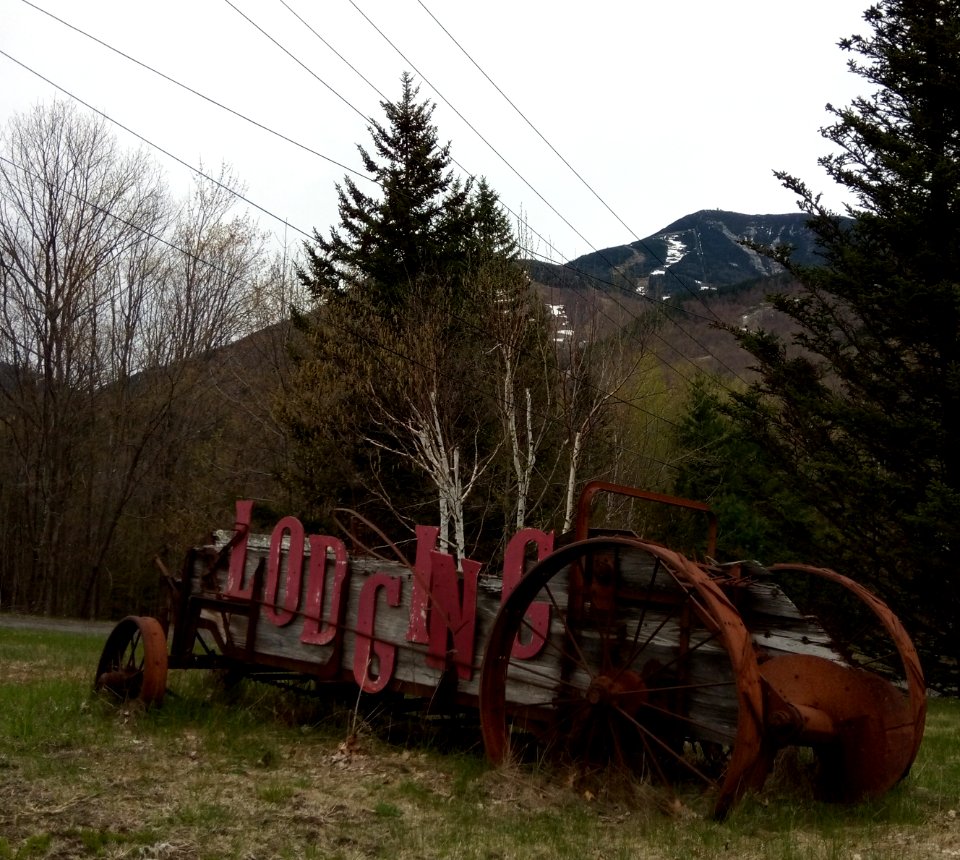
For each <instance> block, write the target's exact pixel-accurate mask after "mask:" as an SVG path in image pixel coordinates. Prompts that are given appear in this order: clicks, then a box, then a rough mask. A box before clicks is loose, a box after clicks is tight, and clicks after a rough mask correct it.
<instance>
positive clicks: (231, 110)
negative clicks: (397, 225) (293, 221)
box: [21, 0, 370, 181]
mask: <svg viewBox="0 0 960 860" xmlns="http://www.w3.org/2000/svg"><path fill="white" fill-rule="evenodd" d="M21 2H22V3H26V4H27V5H28V6H30V7H31V8H33V9H36V10H37V11H38V12H42V13H43V14H44V15H46V16H48V17H49V18H52V19H53V20H54V21H57V22H58V23H60V24H63V26H64V27H68V28H69V29H71V30H73V31H74V32H76V33H79V34H80V35H81V36H85V37H86V38H87V39H90V40H91V41H93V42H96V43H97V44H98V45H102V46H103V47H104V48H106V49H107V50H108V51H112V52H113V53H115V54H118V55H119V56H121V57H123V58H124V59H125V60H129V61H130V62H131V63H134V64H135V65H137V66H140V68H142V69H146V70H147V71H148V72H151V73H153V74H155V75H159V76H160V77H161V78H163V79H164V80H166V81H168V82H169V83H171V84H173V85H174V86H177V87H179V88H180V89H182V90H186V92H188V93H190V94H192V95H195V96H196V97H197V98H200V99H203V100H204V101H205V102H209V103H210V104H212V105H214V106H215V107H218V108H220V110H224V111H226V112H227V113H229V114H232V115H233V116H235V117H237V118H238V119H242V120H244V121H245V122H248V123H250V124H251V125H254V126H256V127H257V128H259V129H261V130H262V131H265V132H267V133H268V134H272V135H274V136H275V137H278V138H280V139H281V140H285V141H286V142H287V143H290V144H292V145H293V146H296V147H297V148H299V149H302V150H304V151H305V152H308V153H310V154H311V155H315V156H316V157H317V158H322V159H323V160H324V161H328V162H330V164H334V165H336V166H337V167H339V168H341V169H342V170H345V171H347V173H352V174H353V175H354V176H359V177H360V178H361V179H366V180H367V181H370V177H369V176H367V175H366V174H365V173H361V172H360V171H359V170H354V169H353V168H352V167H347V166H346V165H345V164H341V163H340V162H339V161H337V160H336V159H333V158H330V156H328V155H324V154H323V153H322V152H317V150H315V149H311V148H310V147H309V146H307V145H306V144H303V143H300V142H298V141H296V140H294V139H293V138H292V137H288V136H287V135H285V134H283V133H281V132H279V131H276V130H275V129H272V128H270V127H269V126H267V125H264V124H263V123H261V122H258V121H257V120H255V119H252V118H251V117H249V116H247V115H246V114H244V113H241V112H240V111H238V110H235V109H234V108H231V107H228V106H227V105H225V104H223V103H221V102H218V101H217V100H216V99H213V98H211V97H210V96H207V95H204V94H203V93H201V92H199V91H198V90H195V89H193V87H190V86H188V85H187V84H184V83H182V82H181V81H178V80H177V79H176V78H173V77H171V76H170V75H168V74H166V73H164V72H161V71H159V70H158V69H155V68H154V67H153V66H150V65H148V64H147V63H144V62H143V61H141V60H138V59H137V58H136V57H131V56H130V55H129V54H126V53H124V52H123V51H121V50H119V49H118V48H115V47H113V45H110V44H108V43H107V42H104V41H103V40H102V39H98V38H97V37H96V36H93V35H91V34H90V33H87V32H86V31H85V30H81V29H80V28H79V27H76V26H74V25H73V24H71V23H70V22H69V21H64V20H63V18H58V17H57V16H56V15H54V14H53V13H52V12H48V11H47V10H46V9H42V8H41V7H39V6H37V5H36V4H35V3H31V2H30V0H21ZM351 107H352V106H351ZM354 110H356V108H354ZM361 116H362V114H361Z"/></svg>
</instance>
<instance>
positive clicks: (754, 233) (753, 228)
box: [526, 209, 820, 300]
mask: <svg viewBox="0 0 960 860" xmlns="http://www.w3.org/2000/svg"><path fill="white" fill-rule="evenodd" d="M808 217H809V216H807V215H806V214H805V213H803V212H796V213H792V214H789V215H742V214H740V213H738V212H724V211H722V210H720V209H704V210H701V211H700V212H695V213H694V214H692V215H687V216H685V217H684V218H681V219H680V220H679V221H674V222H673V223H672V224H670V225H669V226H667V227H665V228H664V229H663V230H660V231H659V232H657V233H655V234H654V235H652V236H648V237H647V238H646V239H641V240H640V241H638V242H633V243H632V244H630V245H617V246H616V247H613V248H605V249H604V250H602V251H596V252H594V253H592V254H587V255H585V256H583V257H578V258H577V259H576V260H573V261H571V262H570V263H569V264H567V265H557V264H553V263H541V262H535V261H528V262H527V263H526V266H527V269H528V271H529V273H530V276H531V278H532V279H533V280H534V281H535V282H536V283H538V284H540V285H542V286H544V287H548V288H555V289H577V290H582V289H585V288H593V289H600V290H614V289H615V290H617V291H630V292H639V293H640V294H642V295H644V296H647V297H649V298H657V299H668V298H676V299H680V300H682V299H684V298H689V297H690V296H691V295H692V294H695V293H696V292H697V291H702V290H709V291H721V290H726V289H730V288H736V287H738V286H740V285H746V284H748V283H751V282H754V281H756V280H758V279H760V278H767V277H771V276H773V275H777V274H779V273H781V272H782V271H783V267H782V266H780V265H779V264H778V263H775V262H774V261H773V260H771V259H769V258H767V257H763V256H761V255H760V254H758V253H757V252H756V251H753V250H752V249H750V248H747V247H745V246H744V245H742V244H741V242H742V240H744V239H747V240H749V241H751V242H756V243H758V244H760V245H790V246H792V247H793V248H794V249H795V250H794V254H793V259H794V260H796V262H798V263H800V264H803V265H817V264H818V262H819V261H820V258H819V256H818V255H817V252H816V248H815V242H814V237H813V234H812V233H811V232H810V230H808V229H807V226H806V223H807V220H808Z"/></svg>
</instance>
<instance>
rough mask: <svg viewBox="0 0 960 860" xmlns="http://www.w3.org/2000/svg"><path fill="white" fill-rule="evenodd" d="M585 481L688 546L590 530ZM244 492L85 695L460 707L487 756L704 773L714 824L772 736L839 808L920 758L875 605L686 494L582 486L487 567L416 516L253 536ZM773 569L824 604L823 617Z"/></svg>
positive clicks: (890, 639) (919, 703) (697, 778)
mask: <svg viewBox="0 0 960 860" xmlns="http://www.w3.org/2000/svg"><path fill="white" fill-rule="evenodd" d="M600 494H608V495H615V496H624V497H628V498H630V499H636V500H640V501H641V502H643V503H655V504H657V505H666V506H668V507H670V508H671V509H677V510H685V511H687V512H692V513H693V514H695V515H697V516H702V517H703V518H704V519H705V522H706V539H705V547H706V553H705V560H700V561H694V560H693V559H691V558H689V557H687V556H685V555H682V554H681V553H679V552H677V551H675V550H672V549H669V548H667V547H666V546H663V545H662V544H659V543H656V542H654V541H652V540H649V539H647V538H645V537H642V536H638V535H637V534H634V533H627V532H623V531H615V530H604V529H602V528H597V527H596V526H593V525H591V522H590V518H591V510H592V508H593V505H594V500H595V499H596V498H597V496H598V495H600ZM252 507H253V503H252V502H249V501H241V502H238V503H237V514H236V523H235V526H234V528H233V529H232V530H229V531H221V532H217V533H216V535H215V537H214V540H213V542H212V543H211V544H210V545H207V546H203V547H199V548H196V549H193V550H191V551H190V552H189V553H188V556H187V560H186V563H185V564H184V567H183V570H182V573H181V575H180V577H179V578H174V577H169V580H170V582H169V584H170V590H171V595H172V601H171V607H170V612H169V614H167V615H165V616H164V617H161V618H150V617H141V616H129V617H127V618H125V619H123V620H122V621H121V622H120V623H119V624H118V625H117V626H116V628H115V629H114V630H113V632H112V633H111V634H110V636H109V638H108V640H107V642H106V645H105V647H104V650H103V654H102V657H101V660H100V663H99V666H98V667H97V673H96V680H95V686H96V688H97V689H98V690H101V691H103V692H104V693H105V694H107V695H115V696H117V697H120V698H122V699H130V698H136V699H140V700H141V701H143V702H144V703H146V704H151V703H159V702H160V701H162V699H163V696H164V692H165V690H166V683H167V671H168V669H169V668H172V669H192V668H209V669H213V668H221V669H228V670H231V671H233V672H235V673H242V674H246V675H250V676H252V677H259V678H262V679H266V680H274V681H277V680H279V681H287V680H289V681H293V680H300V679H309V680H310V682H311V683H314V684H317V683H329V684H344V683H346V684H351V685H354V688H359V690H360V691H362V692H363V693H365V694H369V695H371V696H375V695H378V694H383V695H386V694H387V691H392V692H393V693H398V692H399V693H401V694H403V696H404V697H408V698H416V697H421V698H422V699H423V700H425V701H429V702H430V703H431V704H432V705H434V706H436V705H437V703H438V702H443V703H446V704H447V706H448V707H460V708H471V709H476V710H477V711H478V712H479V717H480V725H481V730H482V737H483V743H484V745H485V748H486V752H487V755H488V756H489V757H490V759H491V760H493V761H494V762H503V761H505V760H508V759H522V758H524V757H525V756H527V755H531V754H533V755H537V756H543V755H547V754H549V755H553V756H556V757H558V758H560V759H563V760H567V761H569V762H575V763H577V764H578V765H579V766H580V767H581V768H584V769H597V770H599V769H608V770H609V769H611V768H626V769H629V770H630V771H632V772H633V773H634V774H636V775H637V776H639V777H640V778H642V779H649V780H650V781H654V782H657V783H661V784H663V785H666V786H667V787H668V788H673V789H679V788H680V787H683V788H684V790H687V789H688V788H689V787H690V786H693V787H694V788H702V789H703V790H704V791H705V792H707V793H709V796H710V803H711V804H712V809H713V812H714V814H715V815H717V816H718V817H722V816H723V815H725V814H726V812H727V811H728V810H729V809H730V808H731V806H732V804H734V803H735V802H736V800H737V799H738V798H739V797H740V796H741V794H742V793H743V792H744V791H745V790H747V789H748V788H758V787H760V786H762V784H763V782H764V780H765V778H766V776H767V774H768V773H769V771H770V769H771V766H772V763H773V758H774V755H775V754H776V753H777V751H778V750H780V749H781V748H783V747H785V746H788V745H799V746H805V747H810V748H812V749H813V750H814V752H815V754H816V759H817V760H818V762H819V766H820V769H819V774H820V775H819V786H820V790H821V792H822V794H823V795H824V796H826V797H830V798H835V799H839V800H850V801H852V800H858V799H860V798H862V797H866V796H872V795H877V794H880V793H882V792H885V791H887V790H888V789H889V788H890V787H892V786H893V785H894V784H895V783H897V782H898V781H899V780H900V779H902V778H903V777H904V776H905V775H906V774H907V772H908V771H909V769H910V766H911V764H912V762H913V760H914V758H915V756H916V754H917V750H918V748H919V745H920V740H921V737H922V734H923V725H924V716H925V710H926V705H925V689H924V681H923V675H922V672H921V669H920V664H919V661H918V659H917V655H916V652H915V650H914V648H913V646H912V644H911V642H910V639H909V637H908V636H907V634H906V633H905V631H904V630H903V628H902V626H901V625H900V623H899V621H898V620H897V619H896V617H895V616H894V614H893V613H892V612H891V611H890V610H889V609H888V608H887V606H886V605H885V604H884V603H882V602H881V601H880V600H879V599H878V598H877V597H875V596H874V595H872V594H871V593H869V592H868V591H867V590H866V589H864V588H863V587H861V586H860V585H858V584H856V583H855V582H852V581H851V580H849V579H847V578H846V577H843V576H841V575H840V574H838V573H835V572H834V571H832V570H827V569H823V568H815V567H810V566H805V565H774V566H772V567H766V568H765V567H761V566H760V565H759V564H757V563H755V562H736V563H731V564H717V563H716V562H714V561H712V559H713V558H714V557H715V556H716V551H715V543H716V521H715V518H714V517H713V515H712V513H711V512H710V510H709V508H708V507H707V506H706V505H704V504H701V503H699V502H695V501H690V500H686V499H679V498H674V497H669V496H662V495H658V494H655V493H650V492H646V491H642V490H637V489H633V488H629V487H620V486H615V485H611V484H606V483H599V482H596V483H592V484H590V485H588V486H587V487H586V489H585V490H584V492H583V494H582V496H581V499H580V503H579V508H578V517H577V525H576V531H575V533H574V534H572V535H570V536H567V538H566V539H564V540H562V541H557V543H558V544H560V545H558V546H554V543H555V542H554V538H553V535H552V534H548V533H545V532H542V531H539V530H536V529H525V530H523V531H521V532H519V533H518V534H517V535H515V536H514V537H513V539H512V540H511V541H510V543H509V544H508V546H507V548H506V552H505V555H504V560H503V566H502V568H501V569H500V570H496V571H484V570H483V569H482V566H481V565H480V564H479V563H477V562H474V561H471V560H469V559H464V560H462V562H461V563H460V564H459V565H458V564H457V563H456V561H455V560H454V558H453V557H452V556H450V555H448V554H446V553H444V552H442V551H440V550H439V549H438V548H437V539H438V533H439V530H438V529H437V528H433V527H420V528H418V529H417V533H416V536H417V545H416V552H415V555H414V557H413V559H411V560H407V559H405V558H403V557H402V556H401V555H400V553H399V552H395V557H378V556H373V555H363V554H360V553H356V552H354V553H349V552H348V548H347V545H346V543H345V541H344V539H342V538H339V537H334V536H330V535H307V534H305V531H304V528H303V526H302V524H301V523H300V522H299V521H298V520H297V519H296V518H295V517H284V518H283V519H281V520H280V521H279V522H278V523H277V524H276V527H275V528H274V529H273V532H272V534H270V535H258V534H253V533H251V530H250V522H251V513H252ZM788 584H789V585H790V587H791V588H792V589H793V590H794V592H793V593H799V594H806V595H808V596H812V597H813V598H814V599H815V600H816V599H819V600H820V601H821V602H823V601H824V600H825V599H828V600H829V601H830V610H831V611H830V612H829V613H828V615H829V617H830V619H831V620H832V625H833V626H832V627H831V624H830V623H826V622H825V621H824V620H822V619H821V618H818V617H816V616H814V615H811V614H809V612H808V611H806V610H805V608H803V607H802V606H801V605H800V603H799V602H798V601H797V600H796V599H791V598H792V597H793V594H791V596H788V593H787V591H788V589H787V587H786V586H787V585H788ZM831 589H832V596H829V597H828V592H830V591H831ZM854 620H855V621H856V628H854V626H853V622H854ZM838 621H839V624H838V623H837V622H838ZM864 621H866V622H867V623H866V624H863V622H864ZM171 628H172V634H171Z"/></svg>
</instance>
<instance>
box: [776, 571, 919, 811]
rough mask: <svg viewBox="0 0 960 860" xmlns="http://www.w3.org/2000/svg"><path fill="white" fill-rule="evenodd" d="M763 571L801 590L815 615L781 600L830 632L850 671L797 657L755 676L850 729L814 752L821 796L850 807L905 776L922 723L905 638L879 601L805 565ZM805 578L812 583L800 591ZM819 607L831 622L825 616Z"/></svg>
mask: <svg viewBox="0 0 960 860" xmlns="http://www.w3.org/2000/svg"><path fill="white" fill-rule="evenodd" d="M769 570H770V572H771V573H772V574H774V575H775V577H776V582H777V583H778V585H781V586H782V587H783V586H788V585H789V583H787V582H785V581H784V580H785V579H786V578H787V577H790V576H791V575H796V576H798V577H799V582H800V584H806V585H807V589H806V590H807V592H808V593H810V594H812V595H814V596H816V598H817V599H818V601H819V604H820V606H819V607H817V606H814V605H810V606H808V605H806V604H805V601H804V600H803V599H802V596H801V595H799V594H796V593H790V591H789V590H788V591H787V593H788V596H789V597H791V599H793V600H794V602H796V603H797V605H798V606H799V608H800V609H801V610H803V611H812V612H814V614H816V615H817V616H818V618H819V620H820V621H821V622H822V623H823V624H824V627H825V628H826V629H827V632H828V633H830V631H831V627H833V628H836V629H835V633H836V635H835V636H834V637H833V640H834V643H835V645H836V646H838V647H840V648H841V650H842V653H843V658H844V663H846V664H847V666H849V667H850V668H849V669H845V670H844V671H842V672H841V671H838V670H837V668H836V666H837V664H835V663H830V662H828V661H826V660H824V659H823V658H818V657H815V656H807V655H801V654H797V655H793V656H791V657H787V658H783V657H780V658H775V659H773V660H771V661H770V662H769V663H765V664H763V666H762V667H761V673H762V674H763V676H764V678H765V679H766V680H767V681H768V682H770V683H772V684H774V686H776V687H777V689H778V690H779V691H780V692H782V693H783V692H785V693H786V694H787V695H788V696H789V697H790V698H791V699H792V700H793V701H795V702H797V703H798V704H815V705H817V706H819V707H822V708H825V709H827V710H831V711H833V712H834V716H835V719H836V720H837V721H838V723H839V724H840V725H842V726H848V727H849V730H848V731H841V732H840V735H841V738H840V742H839V744H833V745H827V746H826V747H824V748H823V749H822V750H820V751H819V752H818V755H819V756H820V758H821V767H825V771H826V772H825V774H824V790H825V794H826V795H827V796H829V797H831V798H833V797H835V798H836V799H841V800H851V801H856V800H859V799H861V798H863V797H868V796H877V795H880V794H882V793H884V792H886V791H887V790H889V789H890V788H892V787H893V786H894V785H896V783H898V782H899V781H900V780H902V779H903V778H904V777H905V776H906V775H907V774H908V773H909V772H910V767H911V766H912V764H913V761H914V759H915V758H916V755H917V752H918V750H919V749H920V742H921V740H922V739H923V729H924V724H925V722H926V711H927V703H926V685H925V682H924V678H923V670H922V668H921V666H920V659H919V657H918V656H917V652H916V649H915V648H914V646H913V643H912V642H911V640H910V637H909V635H908V634H907V632H906V630H905V629H904V628H903V625H902V624H901V623H900V621H899V619H898V618H897V617H896V615H894V613H893V612H892V611H891V610H890V608H889V607H888V606H887V605H886V604H885V603H884V602H883V601H882V600H880V599H879V598H878V597H877V596H876V595H875V594H873V593H872V592H871V591H870V590H869V589H867V588H865V587H864V586H862V585H860V584H859V583H857V582H854V581H853V580H852V579H849V578H848V577H846V576H843V575H842V574H839V573H837V572H836V571H833V570H830V569H829V568H823V567H814V566H812V565H805V564H776V565H773V566H771V567H770V568H769ZM810 578H813V579H815V580H818V581H817V582H806V583H805V580H809V579H810ZM827 583H831V584H832V586H831V585H828V584H827ZM825 601H830V605H829V607H828V609H829V612H830V613H832V615H833V616H834V617H833V618H829V617H827V614H828V613H827V612H826V611H824V608H823V607H824V602H825ZM844 602H845V603H844ZM863 609H866V610H867V611H866V612H864V611H863ZM831 621H833V623H832V624H831ZM850 669H852V670H853V671H852V672H851V671H850ZM811 678H815V679H816V683H815V684H814V683H811V681H810V679H811ZM807 700H809V701H807ZM814 700H816V701H814Z"/></svg>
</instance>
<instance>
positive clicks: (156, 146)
mask: <svg viewBox="0 0 960 860" xmlns="http://www.w3.org/2000/svg"><path fill="white" fill-rule="evenodd" d="M0 55H2V56H4V57H6V58H7V59H8V60H11V61H12V62H14V63H16V64H17V65H18V66H20V68H22V69H24V70H25V71H28V72H30V74H32V75H36V76H37V77H38V78H40V80H41V81H43V82H44V83H47V84H49V85H50V86H51V87H53V88H54V89H57V90H59V91H60V92H61V93H63V94H64V95H66V96H69V97H70V98H71V99H73V100H74V101H75V102H77V103H78V104H81V105H83V106H84V107H85V108H87V110H90V111H92V112H93V113H95V114H97V115H98V116H101V117H103V118H104V119H105V120H107V122H110V123H112V124H113V125H115V126H117V128H122V129H123V130H124V131H125V132H126V133H127V134H131V135H133V136H134V137H135V138H137V140H139V141H142V142H143V143H145V144H146V145H147V146H149V147H151V148H153V149H155V150H157V152H162V153H163V154H164V155H165V156H167V158H170V159H172V160H173V161H175V162H177V164H180V165H182V166H183V167H186V168H187V170H191V171H193V172H194V173H196V174H197V175H198V176H201V177H203V178H204V179H206V180H207V181H208V182H212V183H213V184H214V185H216V186H217V187H219V188H221V189H223V190H224V191H226V192H228V193H229V194H232V195H233V196H234V197H237V198H238V199H240V200H242V201H243V202H244V203H246V204H247V205H248V206H252V207H253V208H254V209H257V210H258V211H260V212H262V213H263V214H264V215H268V216H269V217H271V218H275V219H276V220H277V221H279V222H281V223H282V224H284V225H286V226H288V227H292V228H293V229H294V230H296V231H297V232H298V233H300V234H302V235H303V236H305V237H306V238H307V239H312V238H313V234H312V233H307V232H306V231H305V230H301V229H300V228H299V227H297V225H296V224H290V222H289V221H287V219H286V218H282V217H280V216H279V215H277V214H276V213H274V212H271V211H270V210H269V209H267V208H265V207H263V206H261V205H260V204H259V203H256V202H255V201H253V200H251V199H250V198H249V197H246V196H245V195H243V194H241V193H240V192H239V191H237V190H236V189H235V188H232V187H231V186H229V185H225V184H224V183H222V182H220V180H218V179H216V178H215V177H213V176H210V175H209V174H207V173H204V172H203V171H202V170H200V169H199V168H197V167H194V166H193V165H192V164H190V163H189V162H186V161H184V160H183V159H182V158H180V157H179V156H177V155H174V154H173V153H172V152H170V151H169V150H167V149H164V148H163V147H162V146H160V145H159V144H156V143H154V142H153V141H151V140H148V139H147V138H145V137H144V136H143V135H142V134H140V133H138V132H136V131H134V130H133V129H132V128H130V127H129V126H127V125H124V124H123V123H122V122H119V121H118V120H116V119H114V118H113V117H112V116H110V115H109V114H106V113H104V112H103V111H102V110H100V109H99V108H96V107H94V106H93V105H92V104H90V103H89V102H86V101H84V100H83V99H82V98H80V97H79V96H78V95H75V94H74V93H72V92H70V90H68V89H66V88H65V87H62V86H60V84H58V83H55V82H54V81H52V80H50V78H48V77H45V76H44V75H42V74H40V72H38V71H37V70H36V69H33V68H31V67H30V66H28V65H27V64H26V63H23V62H21V61H20V60H18V59H17V58H16V57H13V56H11V55H10V54H8V53H7V52H6V51H4V50H3V48H0Z"/></svg>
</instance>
